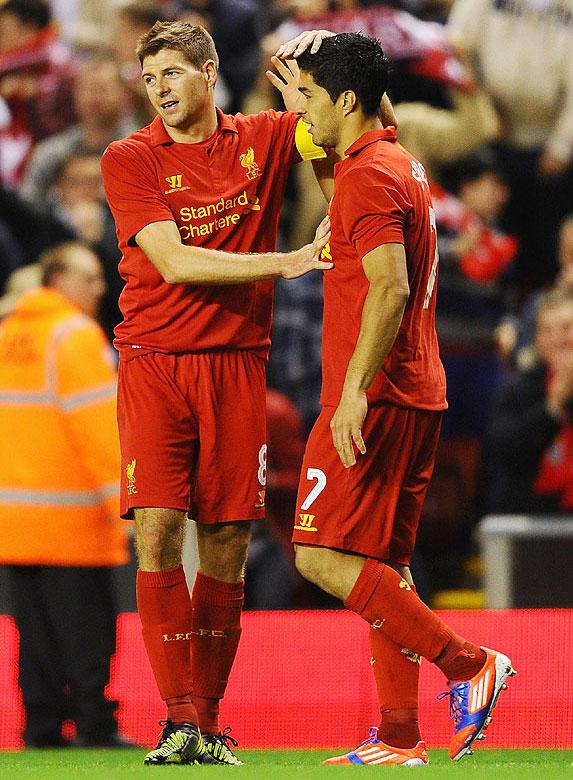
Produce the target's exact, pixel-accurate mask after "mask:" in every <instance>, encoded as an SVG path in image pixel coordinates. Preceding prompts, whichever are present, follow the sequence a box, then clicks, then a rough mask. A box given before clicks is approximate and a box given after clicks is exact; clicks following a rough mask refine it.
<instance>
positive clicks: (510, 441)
mask: <svg viewBox="0 0 573 780" xmlns="http://www.w3.org/2000/svg"><path fill="white" fill-rule="evenodd" d="M535 348H536V352H537V356H538V361H537V363H536V365H534V366H533V367H530V368H528V369H526V370H519V369H518V370H517V371H516V372H515V373H513V374H511V375H510V376H509V377H508V378H507V379H506V381H505V383H504V385H503V386H502V387H501V388H500V391H499V394H498V397H497V400H496V403H495V407H494V409H493V413H492V415H491V420H490V424H489V432H488V443H489V455H488V466H489V469H490V472H491V475H490V476H491V484H490V491H489V506H488V509H489V511H490V512H495V513H502V512H507V513H516V512H527V513H532V514H536V513H537V514H539V513H559V512H571V511H573V294H572V293H571V292H570V291H567V292H562V291H560V290H555V291H552V292H550V293H548V294H547V296H546V297H545V299H544V301H543V303H542V304H541V305H540V307H539V309H538V312H537V319H536V328H535Z"/></svg>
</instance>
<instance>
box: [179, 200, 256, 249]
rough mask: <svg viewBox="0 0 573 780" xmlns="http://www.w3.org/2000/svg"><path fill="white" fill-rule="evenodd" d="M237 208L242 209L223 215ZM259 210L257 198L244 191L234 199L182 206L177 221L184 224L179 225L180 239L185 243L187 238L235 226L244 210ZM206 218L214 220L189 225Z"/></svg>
mask: <svg viewBox="0 0 573 780" xmlns="http://www.w3.org/2000/svg"><path fill="white" fill-rule="evenodd" d="M237 207H242V209H241V211H234V212H233V213H231V214H225V213H224V212H228V211H231V210H232V209H236V208H237ZM260 208H261V207H260V206H259V199H258V197H257V196H256V195H247V193H246V191H245V190H243V192H242V193H241V194H240V195H237V196H236V197H235V198H220V199H219V200H217V201H215V202H214V203H208V204H206V205H205V206H183V207H182V208H181V209H180V210H179V220H180V221H181V222H182V223H184V224H181V225H179V232H180V233H181V238H182V239H183V241H185V240H186V239H189V238H194V237H198V236H207V235H210V234H211V233H213V232H215V231H217V230H222V229H223V228H226V227H229V226H230V225H236V224H237V222H238V221H239V220H240V219H241V216H243V214H244V213H245V211H244V210H245V209H247V210H248V211H260ZM206 217H214V219H212V220H210V221H209V222H202V223H201V224H189V223H191V221H192V220H202V219H205V218H206Z"/></svg>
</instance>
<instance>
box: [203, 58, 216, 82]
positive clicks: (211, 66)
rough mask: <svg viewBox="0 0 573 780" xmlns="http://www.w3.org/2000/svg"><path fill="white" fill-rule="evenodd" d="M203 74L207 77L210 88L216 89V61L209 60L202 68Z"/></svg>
mask: <svg viewBox="0 0 573 780" xmlns="http://www.w3.org/2000/svg"><path fill="white" fill-rule="evenodd" d="M201 73H202V74H203V76H204V77H205V81H206V82H207V86H208V87H214V86H215V83H216V81H217V66H216V64H215V61H214V60H207V61H206V62H205V63H204V64H203V67H202V68H201Z"/></svg>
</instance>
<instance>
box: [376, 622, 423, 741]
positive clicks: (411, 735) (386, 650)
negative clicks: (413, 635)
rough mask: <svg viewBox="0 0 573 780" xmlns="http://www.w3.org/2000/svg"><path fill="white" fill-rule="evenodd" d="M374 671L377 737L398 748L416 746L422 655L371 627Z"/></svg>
mask: <svg viewBox="0 0 573 780" xmlns="http://www.w3.org/2000/svg"><path fill="white" fill-rule="evenodd" d="M370 650H371V652H372V659H371V663H372V671H373V672H374V679H375V680H376V690H377V692H378V701H379V702H380V716H381V720H380V726H379V729H378V737H379V739H381V740H382V742H385V743H386V744H387V745H391V746H392V747H398V748H411V747H415V746H416V745H417V744H418V742H419V741H420V739H421V737H420V729H419V726H418V680H419V677H420V656H418V655H416V654H415V653H413V652H412V651H411V650H408V649H407V648H401V647H400V645H397V644H396V643H395V642H393V641H392V640H391V639H389V638H388V637H387V636H386V635H385V634H383V633H382V631H376V630H375V629H373V628H372V629H370Z"/></svg>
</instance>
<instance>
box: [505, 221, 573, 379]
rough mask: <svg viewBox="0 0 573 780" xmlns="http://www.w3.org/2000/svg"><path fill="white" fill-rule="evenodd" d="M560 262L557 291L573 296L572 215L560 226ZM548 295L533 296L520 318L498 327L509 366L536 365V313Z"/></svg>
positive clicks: (528, 299)
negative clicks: (572, 294) (569, 293)
mask: <svg viewBox="0 0 573 780" xmlns="http://www.w3.org/2000/svg"><path fill="white" fill-rule="evenodd" d="M557 262H558V264H559V273H558V274H557V278H556V279H555V283H554V288H555V289H557V290H562V291H563V292H572V293H573V214H569V215H568V216H567V217H565V219H563V221H562V222H561V224H560V226H559V233H558V242H557ZM546 294H547V290H542V291H538V292H533V293H531V295H530V296H529V297H528V298H527V299H526V300H525V302H524V304H523V307H522V310H521V313H520V315H519V317H507V318H505V319H504V320H503V321H502V322H501V323H500V325H499V326H498V327H497V328H496V332H495V338H496V344H497V348H498V353H499V355H500V358H501V359H502V360H503V361H504V362H505V363H506V364H508V365H510V366H517V367H518V368H522V369H526V368H529V367H531V366H533V364H534V362H535V347H534V341H535V327H536V319H537V311H538V309H539V307H540V305H541V304H542V303H543V301H544V300H545V296H546Z"/></svg>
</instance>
